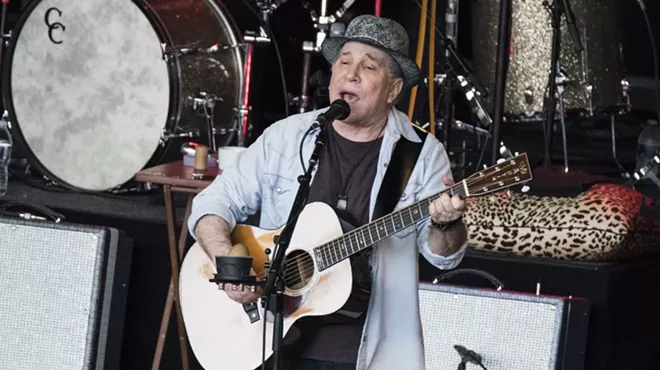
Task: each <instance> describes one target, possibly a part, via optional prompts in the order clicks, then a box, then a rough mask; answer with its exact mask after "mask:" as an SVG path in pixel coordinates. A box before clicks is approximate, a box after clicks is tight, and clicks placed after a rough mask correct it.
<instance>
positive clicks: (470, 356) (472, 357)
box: [454, 344, 486, 370]
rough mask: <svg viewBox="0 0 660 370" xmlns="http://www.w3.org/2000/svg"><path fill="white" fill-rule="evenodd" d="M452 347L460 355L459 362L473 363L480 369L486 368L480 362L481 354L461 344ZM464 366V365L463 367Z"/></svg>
mask: <svg viewBox="0 0 660 370" xmlns="http://www.w3.org/2000/svg"><path fill="white" fill-rule="evenodd" d="M454 349H455V350H456V352H458V354H459V356H461V364H466V363H470V364H475V365H479V366H481V368H482V369H484V370H486V367H485V366H484V365H483V364H482V363H481V362H482V361H483V359H482V358H481V355H479V354H478V353H476V352H474V351H472V350H468V349H467V348H465V347H463V346H461V345H460V344H456V345H454ZM463 368H465V367H463Z"/></svg>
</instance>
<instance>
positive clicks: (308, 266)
mask: <svg viewBox="0 0 660 370" xmlns="http://www.w3.org/2000/svg"><path fill="white" fill-rule="evenodd" d="M482 179H483V177H480V178H477V179H475V180H468V181H465V183H467V185H468V186H470V185H473V184H474V183H477V182H479V181H480V180H482ZM464 186H465V185H464V183H463V181H461V182H459V183H458V184H455V185H454V186H452V187H451V188H450V189H447V190H445V191H443V192H441V193H440V194H437V195H434V196H431V197H429V198H426V199H423V200H421V201H419V202H416V203H414V204H411V205H410V206H408V207H406V208H404V209H402V210H400V211H397V213H400V212H401V211H405V210H406V209H409V208H411V207H414V206H417V207H420V205H421V203H423V202H425V201H429V203H430V202H432V201H434V200H435V199H437V198H439V197H440V196H442V194H444V193H447V192H449V191H450V190H452V189H454V188H458V190H456V189H454V194H458V195H465V194H464V193H463V192H464V190H465V189H464ZM390 216H391V215H387V216H384V217H383V218H385V217H390ZM426 217H428V215H427V216H424V217H423V218H426ZM375 221H378V220H375ZM367 225H369V226H368V227H367V228H368V229H369V232H370V233H371V231H372V230H373V229H377V225H375V222H370V223H369V224H367ZM367 225H365V227H366V226H367ZM363 228H364V227H360V228H357V229H355V230H353V231H351V232H349V233H347V234H344V235H343V236H341V237H340V238H344V237H346V236H348V235H350V234H355V233H357V232H358V231H359V230H360V229H363ZM373 231H377V230H373ZM372 244H375V243H372ZM323 245H328V244H327V243H326V244H323ZM328 253H329V251H328ZM340 254H341V253H340ZM336 256H337V253H335V257H336ZM349 256H350V254H349ZM349 256H346V257H344V258H339V259H338V260H337V261H336V262H334V263H333V264H336V263H338V262H340V261H342V260H344V259H346V258H348V257H349ZM329 257H330V258H332V255H329ZM301 258H305V259H306V261H303V262H301V261H300V259H301ZM288 263H293V264H295V265H296V266H298V267H301V268H302V271H297V270H296V269H294V270H288V271H287V272H286V273H285V277H284V280H285V283H286V285H292V284H293V283H298V282H299V283H302V276H301V275H302V274H303V273H307V272H308V271H310V270H312V271H313V270H314V267H315V266H314V261H313V259H312V258H311V255H310V254H308V253H306V254H303V255H299V256H294V257H293V258H291V260H288V261H287V264H288ZM264 273H265V272H264ZM295 278H297V280H293V281H292V280H291V279H295Z"/></svg>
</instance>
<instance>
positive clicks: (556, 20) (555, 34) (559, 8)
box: [543, 0, 583, 167]
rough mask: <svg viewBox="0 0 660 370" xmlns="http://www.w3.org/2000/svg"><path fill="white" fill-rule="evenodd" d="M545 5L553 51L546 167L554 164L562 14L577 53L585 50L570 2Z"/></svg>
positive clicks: (554, 1)
mask: <svg viewBox="0 0 660 370" xmlns="http://www.w3.org/2000/svg"><path fill="white" fill-rule="evenodd" d="M543 5H544V6H545V7H546V8H548V9H549V10H550V13H551V18H552V51H551V54H550V56H551V58H552V59H551V62H550V77H549V83H548V85H549V86H550V89H549V92H548V99H547V101H546V104H547V106H546V109H547V112H546V121H545V126H544V128H543V132H544V136H545V156H544V162H543V163H544V165H545V166H546V167H547V166H550V165H551V162H552V154H551V148H552V126H553V122H554V118H555V109H556V105H557V99H556V97H555V93H556V92H557V74H558V72H559V59H560V57H561V19H562V14H565V15H566V20H567V24H568V30H569V33H570V35H571V38H572V39H573V46H574V48H575V51H576V52H578V53H581V52H582V50H583V47H582V42H581V40H580V33H579V31H578V29H577V26H576V25H575V15H574V14H573V11H572V9H571V6H570V0H552V5H550V4H549V2H548V0H545V1H544V2H543ZM563 114H564V112H563V111H562V112H560V116H561V117H563Z"/></svg>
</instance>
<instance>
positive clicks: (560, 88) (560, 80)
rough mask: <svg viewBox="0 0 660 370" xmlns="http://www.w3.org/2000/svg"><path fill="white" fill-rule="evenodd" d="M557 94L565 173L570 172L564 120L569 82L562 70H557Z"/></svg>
mask: <svg viewBox="0 0 660 370" xmlns="http://www.w3.org/2000/svg"><path fill="white" fill-rule="evenodd" d="M556 75H557V78H556V84H557V94H558V95H559V122H560V123H561V136H562V142H563V146H564V173H568V148H567V145H566V123H565V122H564V86H565V85H566V83H567V82H568V78H567V77H566V74H564V72H562V71H561V70H559V71H557V74H556Z"/></svg>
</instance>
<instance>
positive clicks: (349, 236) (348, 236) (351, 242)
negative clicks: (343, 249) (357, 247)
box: [343, 233, 354, 250]
mask: <svg viewBox="0 0 660 370" xmlns="http://www.w3.org/2000/svg"><path fill="white" fill-rule="evenodd" d="M343 239H348V242H349V243H350V245H351V250H354V249H353V241H352V240H351V234H350V233H349V234H348V235H346V236H344V238H343ZM344 243H346V240H344Z"/></svg>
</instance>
